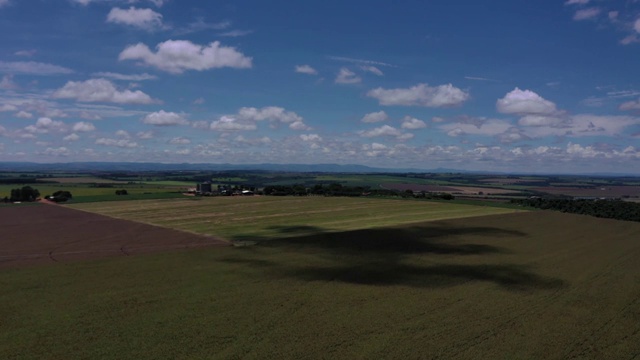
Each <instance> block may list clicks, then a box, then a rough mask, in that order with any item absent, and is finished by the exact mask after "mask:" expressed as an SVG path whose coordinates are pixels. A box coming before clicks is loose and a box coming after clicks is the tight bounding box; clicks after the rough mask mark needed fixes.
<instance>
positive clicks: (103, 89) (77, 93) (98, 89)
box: [52, 79, 155, 104]
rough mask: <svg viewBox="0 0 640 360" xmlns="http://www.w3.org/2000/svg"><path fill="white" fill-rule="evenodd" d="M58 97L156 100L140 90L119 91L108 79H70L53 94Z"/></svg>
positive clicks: (126, 101) (119, 101) (129, 101)
mask: <svg viewBox="0 0 640 360" xmlns="http://www.w3.org/2000/svg"><path fill="white" fill-rule="evenodd" d="M52 96H53V97H54V98H57V99H75V100H77V101H80V102H111V103H117V104H151V103H154V102H155V101H154V100H153V99H152V98H151V97H150V96H149V95H147V94H145V93H143V92H142V91H140V90H136V91H131V90H122V91H118V90H117V89H116V87H115V85H113V83H112V82H111V81H109V80H106V79H89V80H87V81H69V82H67V83H66V84H65V85H64V86H63V87H62V88H60V89H58V90H56V91H55V92H54V93H53V95H52Z"/></svg>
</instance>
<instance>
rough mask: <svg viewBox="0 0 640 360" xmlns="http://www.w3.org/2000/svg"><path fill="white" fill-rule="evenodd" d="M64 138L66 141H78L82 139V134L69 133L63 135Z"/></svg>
mask: <svg viewBox="0 0 640 360" xmlns="http://www.w3.org/2000/svg"><path fill="white" fill-rule="evenodd" d="M62 140H64V141H78V140H80V135H78V134H76V133H72V134H69V135H67V136H65V137H63V138H62Z"/></svg>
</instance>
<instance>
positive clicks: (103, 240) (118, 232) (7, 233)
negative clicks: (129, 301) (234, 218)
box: [0, 205, 228, 268]
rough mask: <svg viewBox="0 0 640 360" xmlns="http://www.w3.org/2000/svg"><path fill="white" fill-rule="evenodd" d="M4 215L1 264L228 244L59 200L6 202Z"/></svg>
mask: <svg viewBox="0 0 640 360" xmlns="http://www.w3.org/2000/svg"><path fill="white" fill-rule="evenodd" d="M0 219H2V236H0V268H3V267H16V266H22V265H29V264H43V263H51V262H67V261H74V260H83V259H96V258H102V257H107V256H128V255H134V254H141V253H149V252H160V251H167V250H175V249H184V248H193V247H202V246H224V245H228V243H227V242H225V241H223V240H220V239H217V238H213V237H209V236H204V235H197V234H191V233H187V232H183V231H178V230H173V229H166V228H162V227H158V226H153V225H148V224H142V223H136V222H133V221H127V220H119V219H114V218H110V217H107V216H103V215H98V214H93V213H89V212H84V211H80V210H74V209H69V208H65V207H62V206H57V205H29V206H2V207H0Z"/></svg>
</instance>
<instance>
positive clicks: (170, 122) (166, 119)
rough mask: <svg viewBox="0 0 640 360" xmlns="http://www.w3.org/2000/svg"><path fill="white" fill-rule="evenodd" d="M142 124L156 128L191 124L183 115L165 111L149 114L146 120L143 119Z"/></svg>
mask: <svg viewBox="0 0 640 360" xmlns="http://www.w3.org/2000/svg"><path fill="white" fill-rule="evenodd" d="M142 122H143V123H144V124H147V125H154V126H175V125H188V124H189V122H188V121H187V120H186V119H185V118H184V116H183V115H181V114H177V113H174V112H167V111H164V110H160V111H156V112H154V113H151V114H147V115H146V116H145V117H144V118H142Z"/></svg>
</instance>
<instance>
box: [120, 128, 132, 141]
mask: <svg viewBox="0 0 640 360" xmlns="http://www.w3.org/2000/svg"><path fill="white" fill-rule="evenodd" d="M116 136H117V137H120V138H123V139H131V135H130V134H129V132H128V131H126V130H118V131H116Z"/></svg>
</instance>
